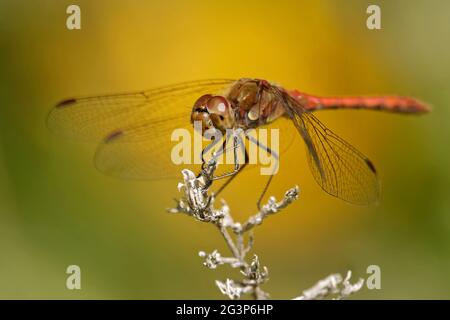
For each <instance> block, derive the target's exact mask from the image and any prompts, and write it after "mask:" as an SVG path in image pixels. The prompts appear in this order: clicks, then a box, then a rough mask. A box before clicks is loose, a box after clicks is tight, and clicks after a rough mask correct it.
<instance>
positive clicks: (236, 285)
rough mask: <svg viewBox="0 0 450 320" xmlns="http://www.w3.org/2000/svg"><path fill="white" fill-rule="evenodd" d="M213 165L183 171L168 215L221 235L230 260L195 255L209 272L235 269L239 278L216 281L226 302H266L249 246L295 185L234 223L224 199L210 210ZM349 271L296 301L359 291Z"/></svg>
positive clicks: (260, 270) (293, 194)
mask: <svg viewBox="0 0 450 320" xmlns="http://www.w3.org/2000/svg"><path fill="white" fill-rule="evenodd" d="M216 167H217V162H216V160H215V159H214V158H212V159H211V160H210V161H209V162H208V163H207V164H206V166H205V168H204V169H203V170H202V171H201V172H200V174H199V175H198V176H196V175H195V174H194V173H193V172H192V171H189V170H186V169H185V170H183V171H182V175H183V183H179V184H178V190H179V191H183V192H184V197H182V198H181V199H179V200H176V204H177V205H176V207H175V208H173V209H169V210H168V211H169V212H171V213H184V214H186V215H188V216H191V217H193V218H195V219H196V220H198V221H201V222H206V223H212V224H214V225H215V226H216V227H217V229H218V230H219V231H220V233H221V234H222V236H223V238H224V240H225V242H226V244H227V246H228V248H229V249H230V251H231V254H232V257H223V256H222V255H221V254H220V253H219V252H218V250H214V251H212V252H211V253H209V254H208V253H206V252H204V251H200V252H199V256H200V257H202V258H203V260H204V262H203V264H204V265H205V266H206V267H207V268H209V269H215V268H217V267H218V266H220V265H224V264H227V265H229V266H231V267H232V268H239V269H240V272H241V274H242V275H243V279H240V280H233V279H226V280H225V281H219V280H216V285H217V287H218V288H219V290H220V291H221V292H222V293H223V294H224V295H226V296H228V297H229V298H230V299H239V298H241V297H242V295H246V294H247V295H250V296H252V297H253V298H255V299H258V300H260V299H267V298H269V294H268V293H267V292H265V291H263V290H262V288H261V285H262V284H264V283H265V282H266V281H267V280H268V278H269V271H268V269H267V267H265V266H261V265H260V261H259V258H258V256H257V255H256V254H254V255H253V256H252V257H251V259H247V255H248V253H249V252H250V251H251V250H252V247H253V242H254V238H253V233H252V232H253V229H254V228H255V227H256V226H259V225H261V224H262V223H263V222H264V221H265V219H267V217H269V216H270V215H273V214H276V213H278V212H280V211H281V210H282V209H284V208H286V207H287V206H288V205H290V204H291V203H292V202H293V201H295V200H296V199H297V198H298V195H299V188H298V186H295V187H294V188H291V189H289V190H288V191H287V192H286V193H285V195H284V197H283V199H282V200H281V201H278V202H277V201H276V199H275V198H274V197H270V198H269V200H268V202H267V203H266V204H265V205H263V206H262V208H261V210H260V211H259V212H257V213H256V214H254V215H252V216H250V217H249V218H248V220H247V221H246V222H244V223H243V224H241V223H239V222H235V221H234V220H233V217H232V216H231V213H230V208H229V207H228V205H227V204H226V202H225V201H224V200H222V202H221V207H220V208H218V209H216V208H215V207H214V203H215V198H214V194H210V193H209V192H208V190H209V188H210V187H211V185H212V182H213V175H214V171H215V169H216ZM246 233H248V241H247V243H245V241H244V239H245V234H246ZM350 276H351V272H350V271H349V272H348V274H347V277H346V278H345V279H343V278H342V276H341V275H339V274H334V275H331V276H329V277H327V278H325V279H324V280H321V281H319V282H318V283H317V284H316V285H315V286H313V287H312V288H310V289H308V290H305V291H304V292H303V295H302V296H299V297H296V298H294V299H296V300H309V299H322V298H325V297H327V296H330V295H334V296H335V297H336V298H338V299H341V298H344V297H347V296H348V295H350V294H352V293H354V292H356V291H358V290H360V289H361V287H362V284H363V280H362V279H360V280H359V281H358V282H357V283H356V284H354V285H351V284H350V282H349V280H350Z"/></svg>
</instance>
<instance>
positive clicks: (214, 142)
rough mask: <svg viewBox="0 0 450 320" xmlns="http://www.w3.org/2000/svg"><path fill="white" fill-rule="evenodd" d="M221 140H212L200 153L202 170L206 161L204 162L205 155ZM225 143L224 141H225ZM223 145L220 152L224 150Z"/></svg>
mask: <svg viewBox="0 0 450 320" xmlns="http://www.w3.org/2000/svg"><path fill="white" fill-rule="evenodd" d="M220 140H221V139H214V140H213V141H212V142H211V143H210V144H208V145H207V146H206V147H205V148H204V149H203V150H202V153H201V159H202V170H203V169H205V165H206V160H205V153H206V152H208V151H209V150H211V149H212V148H213V147H214V146H215V145H216V144H218V143H219V142H220ZM225 141H226V140H225ZM224 146H225V144H222V150H223V148H224Z"/></svg>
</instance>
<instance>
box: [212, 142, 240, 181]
mask: <svg viewBox="0 0 450 320" xmlns="http://www.w3.org/2000/svg"><path fill="white" fill-rule="evenodd" d="M225 146H226V140H225V141H224V142H223V144H222V150H223V151H222V150H221V153H224V152H225V151H226V149H225ZM242 147H244V146H243V142H242V140H241V138H239V136H237V135H234V136H233V157H234V170H233V171H230V172H226V173H223V174H221V175H218V176H215V177H213V180H219V179H223V178H226V177H230V176H234V175H235V174H236V173H238V172H239V170H240V169H241V164H240V163H239V160H238V154H237V149H239V148H242ZM244 151H245V147H244Z"/></svg>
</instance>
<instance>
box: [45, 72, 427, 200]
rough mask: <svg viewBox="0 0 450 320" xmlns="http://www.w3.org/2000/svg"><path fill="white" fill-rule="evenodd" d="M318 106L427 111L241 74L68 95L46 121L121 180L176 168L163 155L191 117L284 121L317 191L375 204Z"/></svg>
mask: <svg viewBox="0 0 450 320" xmlns="http://www.w3.org/2000/svg"><path fill="white" fill-rule="evenodd" d="M321 109H367V110H383V111H389V112H397V113H408V114H420V113H425V112H428V111H429V107H428V106H427V105H426V104H424V103H422V102H420V101H418V100H416V99H414V98H410V97H399V96H379V97H333V98H330V97H317V96H313V95H309V94H306V93H302V92H299V91H296V90H286V89H284V88H283V87H281V86H279V85H276V84H273V83H270V82H268V81H266V80H261V79H250V78H242V79H239V80H228V79H216V80H202V81H192V82H185V83H181V84H176V85H171V86H165V87H161V88H157V89H151V90H146V91H138V92H131V93H123V94H112V95H102V96H92V97H81V98H73V99H67V100H64V101H62V102H60V103H59V104H57V105H56V107H55V108H53V109H52V110H51V112H50V114H49V116H48V121H47V123H48V126H49V128H50V129H51V130H52V131H55V132H57V133H58V134H62V135H64V136H66V137H69V138H76V139H82V140H87V141H97V142H99V143H100V144H99V146H98V148H97V152H96V155H95V164H96V167H97V168H98V169H99V170H100V171H102V172H105V173H107V174H110V175H114V176H119V177H125V178H133V179H159V178H167V177H173V176H174V173H175V174H176V175H179V172H180V168H179V166H176V165H174V164H173V163H172V161H171V159H170V147H171V143H170V134H171V132H172V131H173V130H174V129H177V128H189V127H190V128H191V129H192V122H193V121H201V123H202V126H203V128H204V129H210V128H215V129H216V130H220V131H222V132H224V131H225V130H226V129H238V128H240V129H248V128H258V127H262V126H265V125H268V124H272V123H273V124H274V125H275V126H276V124H277V123H281V121H282V120H281V119H287V120H289V122H291V123H292V125H293V126H294V127H295V128H296V129H297V131H298V133H299V134H300V136H301V137H302V138H303V140H304V142H305V144H306V147H307V155H308V162H309V165H310V168H311V172H312V174H313V176H314V178H315V180H316V181H317V183H318V184H319V185H320V186H321V187H322V189H323V190H324V191H326V192H327V193H329V194H330V195H333V196H335V197H338V198H340V199H342V200H345V201H347V202H350V203H354V204H370V203H373V202H376V201H377V200H378V198H379V193H380V188H379V182H378V179H377V173H376V170H375V166H374V165H373V164H372V162H371V161H370V160H369V159H368V158H367V157H366V156H365V155H364V154H362V153H361V152H360V151H358V150H357V149H356V148H355V147H353V146H352V145H350V144H349V143H347V142H346V141H344V140H343V139H342V138H340V137H338V136H337V135H336V134H334V133H333V132H332V131H331V130H329V129H328V128H327V127H325V125H323V124H322V123H321V122H320V121H319V120H318V119H317V118H316V117H315V116H314V115H313V114H312V112H314V111H317V110H321ZM189 120H190V121H189ZM247 138H249V139H251V138H250V137H247ZM253 142H254V143H256V144H258V141H253ZM259 146H260V147H263V148H264V149H265V150H266V151H267V152H269V153H270V152H271V150H270V149H269V148H267V147H265V146H261V145H259ZM246 164H247V162H246V163H245V164H244V165H243V166H240V165H236V166H235V169H234V170H233V171H232V172H231V173H230V174H224V175H222V176H220V177H224V176H231V179H233V178H234V177H235V176H236V173H238V172H240V171H241V169H242V168H243V167H244V166H245V165H246ZM220 177H218V178H220ZM271 178H272V176H271V177H270V179H269V182H270V180H271ZM231 179H230V180H228V181H227V182H226V183H225V185H226V184H227V183H228V182H230V181H231ZM220 190H222V189H220ZM265 190H267V186H266V188H265ZM261 198H262V195H261ZM261 198H260V201H261ZM260 201H259V202H260ZM259 202H258V203H259Z"/></svg>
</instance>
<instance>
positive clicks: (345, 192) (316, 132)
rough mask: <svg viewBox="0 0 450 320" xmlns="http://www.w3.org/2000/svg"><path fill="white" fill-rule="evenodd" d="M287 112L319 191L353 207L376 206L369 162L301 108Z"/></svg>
mask: <svg viewBox="0 0 450 320" xmlns="http://www.w3.org/2000/svg"><path fill="white" fill-rule="evenodd" d="M290 109H291V111H292V120H293V121H294V124H295V126H296V127H297V129H298V131H299V132H300V134H301V135H302V137H303V139H304V140H305V143H306V146H307V149H308V162H309V165H310V168H311V172H312V174H313V176H314V178H315V180H316V181H317V183H318V184H319V185H320V186H321V187H322V189H323V190H325V191H326V192H327V193H329V194H331V195H333V196H335V197H338V198H340V199H342V200H345V201H347V202H350V203H353V204H361V205H365V204H370V203H374V202H377V201H378V199H379V195H380V184H379V181H378V178H377V174H376V170H375V167H374V165H373V164H372V162H371V161H370V160H369V159H368V158H367V157H366V156H365V155H363V154H362V153H361V152H359V151H358V150H357V149H356V148H354V147H353V146H351V145H350V144H349V143H347V142H346V141H344V140H343V139H341V138H340V137H338V136H337V135H336V134H334V133H333V132H332V131H331V130H329V129H328V128H326V127H325V125H323V124H322V123H321V122H320V121H319V120H318V119H317V118H316V117H315V116H314V115H312V114H311V113H308V112H305V111H304V109H303V108H302V107H301V106H299V105H296V106H292V105H291V107H290Z"/></svg>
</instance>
